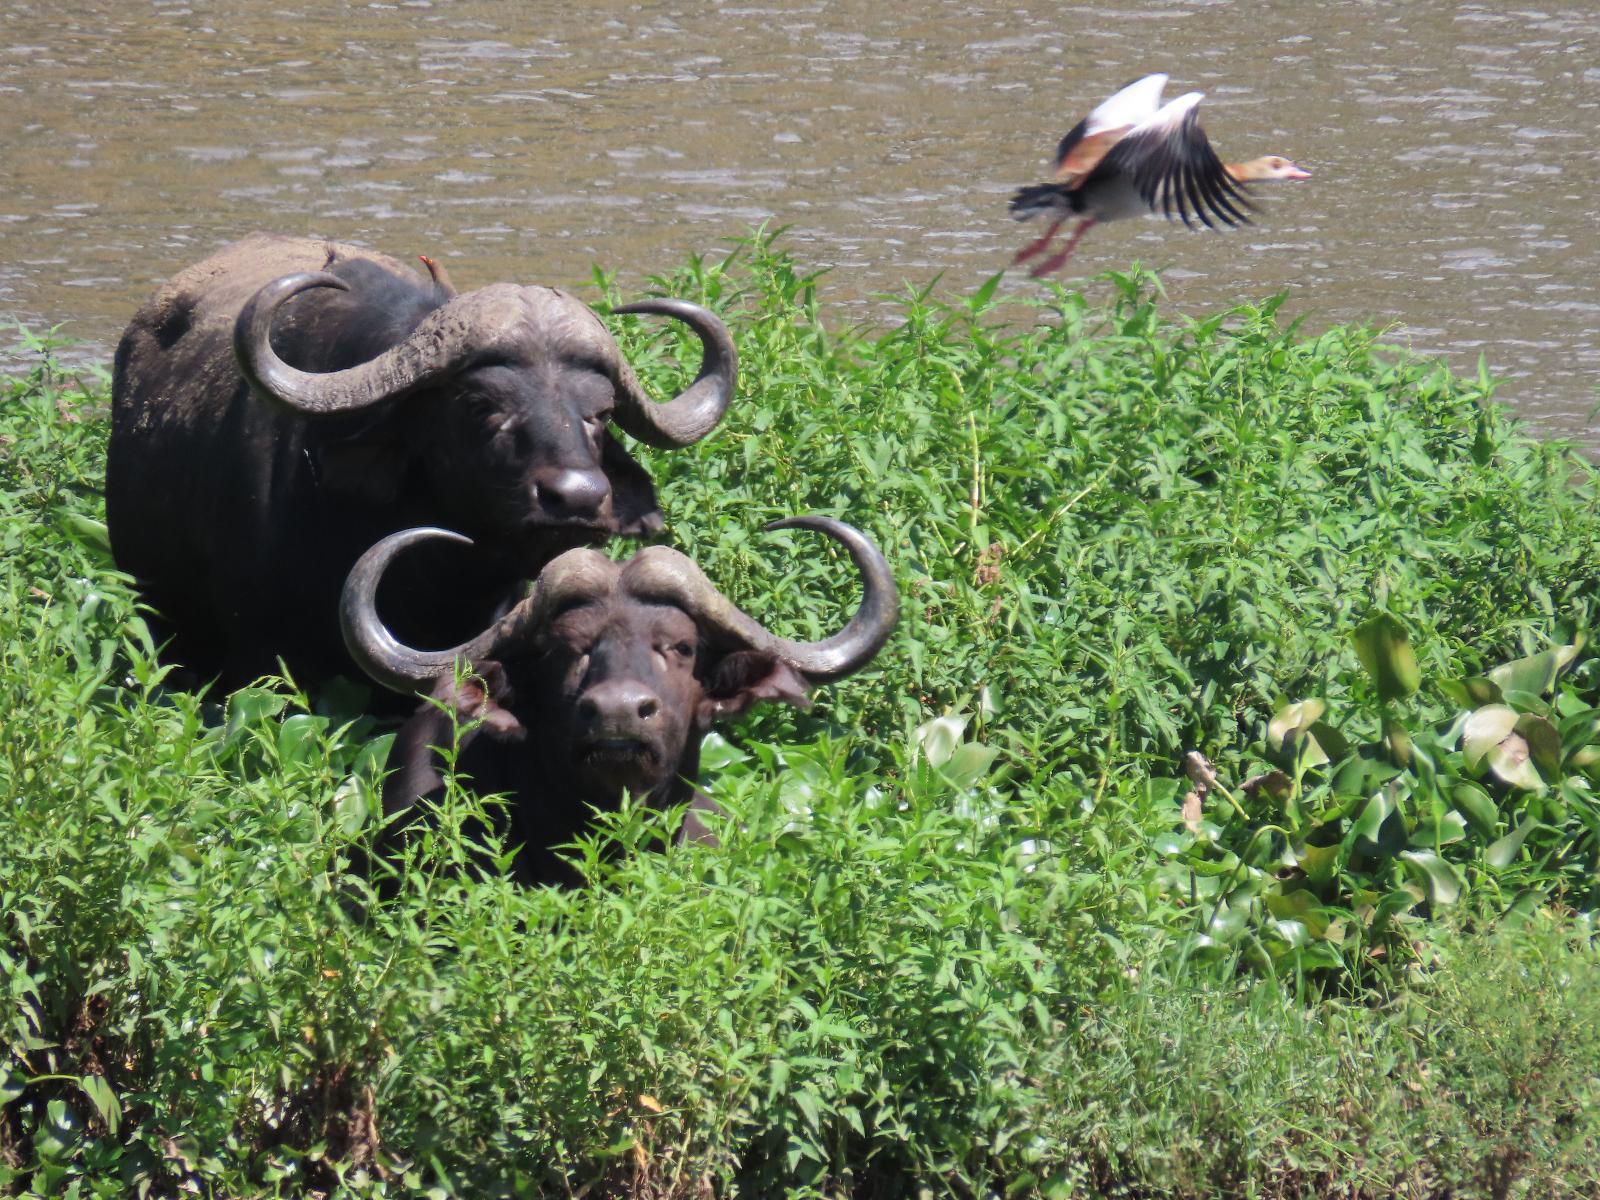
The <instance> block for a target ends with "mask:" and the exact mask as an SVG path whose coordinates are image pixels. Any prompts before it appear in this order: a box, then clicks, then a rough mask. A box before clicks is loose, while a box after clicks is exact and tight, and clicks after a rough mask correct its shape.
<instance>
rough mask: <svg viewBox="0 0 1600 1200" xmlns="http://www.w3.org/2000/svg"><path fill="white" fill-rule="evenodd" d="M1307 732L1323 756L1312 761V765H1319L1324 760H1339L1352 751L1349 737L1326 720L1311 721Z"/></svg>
mask: <svg viewBox="0 0 1600 1200" xmlns="http://www.w3.org/2000/svg"><path fill="white" fill-rule="evenodd" d="M1306 734H1307V736H1308V737H1309V738H1310V739H1311V740H1313V741H1315V742H1316V744H1317V747H1318V748H1319V749H1320V750H1321V751H1322V757H1321V758H1320V759H1318V760H1317V762H1315V763H1311V764H1310V765H1311V766H1318V765H1320V764H1321V763H1324V762H1338V761H1339V760H1340V759H1342V758H1344V757H1345V755H1347V754H1349V753H1350V742H1349V739H1347V738H1346V737H1345V736H1344V734H1342V733H1340V732H1339V731H1338V730H1337V729H1335V728H1334V727H1333V726H1332V725H1329V724H1328V723H1327V722H1326V721H1313V722H1311V724H1310V726H1309V727H1308V728H1307V729H1306Z"/></svg>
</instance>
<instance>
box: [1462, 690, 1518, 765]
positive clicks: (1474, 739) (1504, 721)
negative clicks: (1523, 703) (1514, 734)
mask: <svg viewBox="0 0 1600 1200" xmlns="http://www.w3.org/2000/svg"><path fill="white" fill-rule="evenodd" d="M1518 715H1519V714H1518V713H1517V710H1516V709H1514V708H1509V707H1507V706H1506V705H1504V704H1485V705H1484V706H1483V707H1482V708H1480V709H1477V710H1476V711H1475V712H1473V714H1472V715H1471V716H1470V717H1468V718H1467V723H1466V724H1465V725H1464V726H1462V729H1461V758H1462V761H1463V762H1465V763H1466V765H1467V769H1468V770H1477V767H1478V764H1479V763H1480V762H1481V761H1483V756H1484V755H1485V754H1487V753H1489V750H1490V748H1491V747H1493V746H1497V745H1499V744H1500V742H1501V741H1503V740H1504V739H1505V737H1506V735H1507V734H1509V733H1510V732H1511V731H1512V730H1513V729H1515V728H1516V727H1517V717H1518Z"/></svg>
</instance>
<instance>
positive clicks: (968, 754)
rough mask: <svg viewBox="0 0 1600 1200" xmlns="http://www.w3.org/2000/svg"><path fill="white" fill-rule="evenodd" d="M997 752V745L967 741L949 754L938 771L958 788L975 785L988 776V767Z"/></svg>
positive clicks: (992, 762)
mask: <svg viewBox="0 0 1600 1200" xmlns="http://www.w3.org/2000/svg"><path fill="white" fill-rule="evenodd" d="M999 753H1000V751H999V749H998V748H997V747H994V746H985V745H982V744H981V743H979V742H967V743H966V744H965V745H963V746H961V747H960V748H958V749H957V750H956V752H955V753H954V754H952V755H951V756H950V758H949V760H948V761H946V762H945V764H944V766H942V767H941V768H940V769H939V771H940V774H942V775H943V776H944V777H945V778H946V779H948V780H949V781H950V782H951V783H953V784H955V786H956V787H958V788H970V787H975V786H976V785H977V784H978V783H979V782H981V781H982V780H983V779H984V778H986V777H987V776H988V774H989V768H990V767H991V766H992V765H993V764H994V760H995V756H996V755H998V754H999Z"/></svg>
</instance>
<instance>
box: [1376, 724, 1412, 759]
mask: <svg viewBox="0 0 1600 1200" xmlns="http://www.w3.org/2000/svg"><path fill="white" fill-rule="evenodd" d="M1383 744H1384V748H1385V749H1387V750H1388V752H1389V761H1390V762H1392V763H1394V764H1395V765H1396V766H1398V767H1409V766H1410V765H1411V735H1410V734H1409V733H1407V732H1406V727H1405V726H1404V725H1402V724H1400V722H1399V721H1396V720H1393V719H1392V718H1386V719H1385V720H1384V722H1383Z"/></svg>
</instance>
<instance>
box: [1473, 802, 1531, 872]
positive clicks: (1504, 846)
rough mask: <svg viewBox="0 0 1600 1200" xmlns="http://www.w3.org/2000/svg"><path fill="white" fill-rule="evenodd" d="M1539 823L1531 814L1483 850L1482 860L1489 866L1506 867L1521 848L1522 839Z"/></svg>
mask: <svg viewBox="0 0 1600 1200" xmlns="http://www.w3.org/2000/svg"><path fill="white" fill-rule="evenodd" d="M1538 824H1539V822H1538V821H1537V820H1535V819H1534V818H1533V817H1532V816H1531V815H1530V816H1529V817H1527V818H1526V819H1525V820H1524V821H1523V822H1522V824H1520V825H1518V826H1517V827H1516V828H1515V829H1513V830H1512V831H1511V832H1510V833H1508V834H1506V835H1505V837H1503V838H1501V839H1500V840H1499V841H1498V842H1496V843H1495V844H1494V845H1492V846H1490V847H1489V848H1488V849H1487V850H1485V851H1484V852H1483V861H1484V862H1486V863H1488V864H1489V865H1490V866H1491V867H1495V868H1499V867H1507V866H1510V865H1511V863H1512V861H1513V860H1515V859H1516V857H1517V852H1518V851H1519V850H1521V849H1522V841H1523V839H1524V838H1526V837H1527V836H1528V835H1529V834H1530V833H1532V832H1533V830H1534V828H1535V827H1536V826H1537V825H1538Z"/></svg>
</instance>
